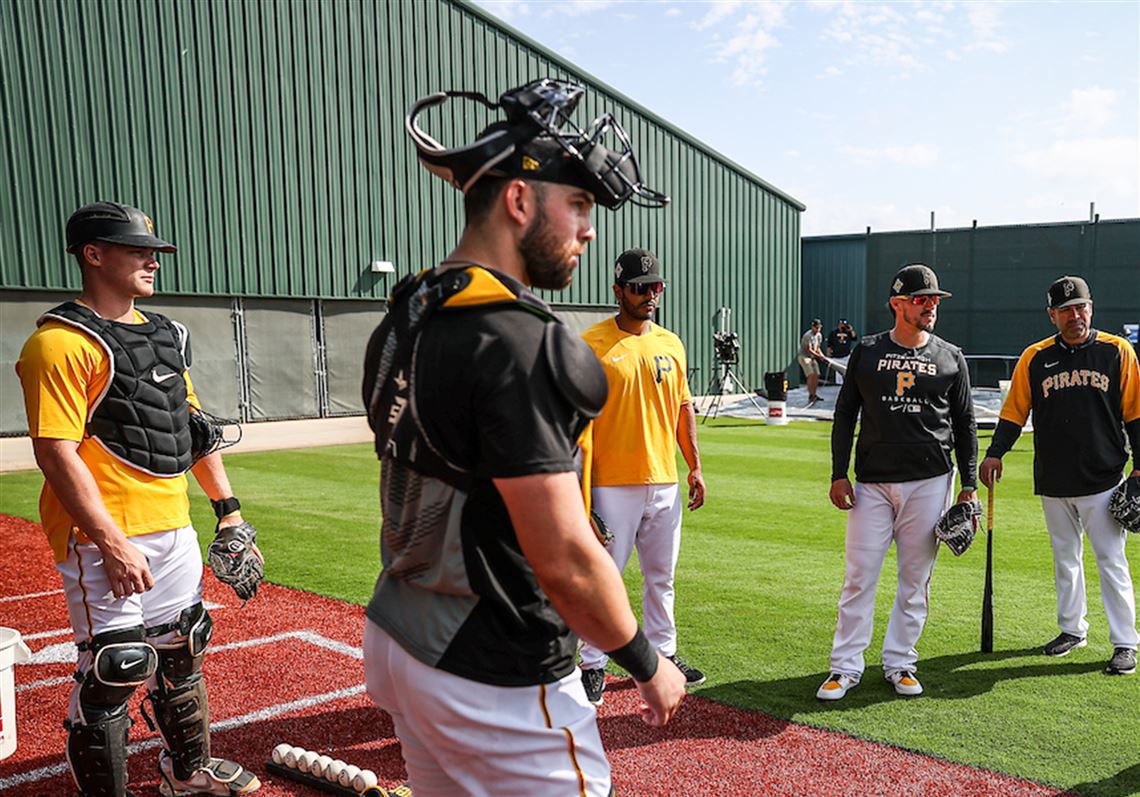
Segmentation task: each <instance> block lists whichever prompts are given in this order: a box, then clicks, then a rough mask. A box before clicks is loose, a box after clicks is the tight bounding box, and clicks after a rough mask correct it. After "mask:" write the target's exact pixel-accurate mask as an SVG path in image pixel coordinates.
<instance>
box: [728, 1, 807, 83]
mask: <svg viewBox="0 0 1140 797" xmlns="http://www.w3.org/2000/svg"><path fill="white" fill-rule="evenodd" d="M749 8H750V10H752V9H755V11H757V13H749V14H748V15H747V16H746V17H744V19H743V20H741V21H740V22H739V23H737V25H736V28H735V29H734V31H733V33H732V34H731V35H730V36H729V37H728V39H727V40H725V41H723V42H718V44H717V45H716V56H715V57H714V59H713V60H715V61H717V62H726V61H731V62H733V63H735V65H736V68H735V69H734V70H733V72H732V82H733V83H734V84H735V85H738V86H744V85H753V86H758V85H760V83H761V82H762V78H763V77H764V75H766V74H767V73H768V67H767V55H766V52H767V51H768V50H770V49H772V48H773V47H779V46H780V41H779V39H777V38H776V37H775V36H773V35H772V33H771V31H772V30H773V29H775V28H780V27H783V26H784V24H785V16H786V13H787V10H788V3H763V4H761V5H758V6H750V7H749ZM710 13H711V12H710Z"/></svg>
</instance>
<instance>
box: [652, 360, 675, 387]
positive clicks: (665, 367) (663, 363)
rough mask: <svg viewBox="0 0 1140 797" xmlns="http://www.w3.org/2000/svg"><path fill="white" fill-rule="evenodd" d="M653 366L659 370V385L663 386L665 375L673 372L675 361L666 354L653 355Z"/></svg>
mask: <svg viewBox="0 0 1140 797" xmlns="http://www.w3.org/2000/svg"><path fill="white" fill-rule="evenodd" d="M653 366H654V368H656V370H657V384H661V380H662V379H664V378H665V374H669V373H672V372H673V360H672V359H670V358H669V357H667V356H665V355H664V354H655V355H653Z"/></svg>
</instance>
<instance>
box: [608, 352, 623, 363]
mask: <svg viewBox="0 0 1140 797" xmlns="http://www.w3.org/2000/svg"><path fill="white" fill-rule="evenodd" d="M624 359H625V355H624V354H622V355H620V356H618V357H610V362H611V363H616V362H617V361H618V360H624Z"/></svg>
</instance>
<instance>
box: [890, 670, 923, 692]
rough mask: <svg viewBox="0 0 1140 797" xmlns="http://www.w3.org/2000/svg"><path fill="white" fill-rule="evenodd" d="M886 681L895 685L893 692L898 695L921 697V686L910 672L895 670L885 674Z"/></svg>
mask: <svg viewBox="0 0 1140 797" xmlns="http://www.w3.org/2000/svg"><path fill="white" fill-rule="evenodd" d="M887 680H888V681H890V682H891V683H892V684H894V685H895V691H896V692H898V693H899V694H900V695H921V694H922V684H920V683H919V682H918V679H917V678H915V677H914V673H913V672H911V671H910V670H896V671H895V672H889V673H887Z"/></svg>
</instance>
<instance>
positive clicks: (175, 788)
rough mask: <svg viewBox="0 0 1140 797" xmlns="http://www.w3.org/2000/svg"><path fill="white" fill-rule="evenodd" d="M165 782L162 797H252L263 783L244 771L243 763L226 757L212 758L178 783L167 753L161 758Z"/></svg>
mask: <svg viewBox="0 0 1140 797" xmlns="http://www.w3.org/2000/svg"><path fill="white" fill-rule="evenodd" d="M158 766H159V772H160V774H161V775H162V782H161V783H159V785H158V793H159V794H161V795H162V797H183V795H190V794H216V795H219V797H233V795H238V794H250V793H252V792H255V791H257V790H258V789H260V788H261V781H260V780H258V779H257V776H256V775H254V774H253V773H252V772H250V771H248V770H246V769H243V768H242V766H241V764H238V763H235V762H233V761H227V760H225V759H224V758H211V759H210V760H209V761H208V762H207V763H206V765H205V766H204V767H200V768H199V769H196V770H195V771H194V774H192V775H191V776H190V777H189V778H188V779H187V780H178V779H177V778H176V777H174V771H173V768H172V767H171V764H170V756H169V754H168V753H167V752H166V751H165V750H164V751H162V753H160V754H159V758H158Z"/></svg>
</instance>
